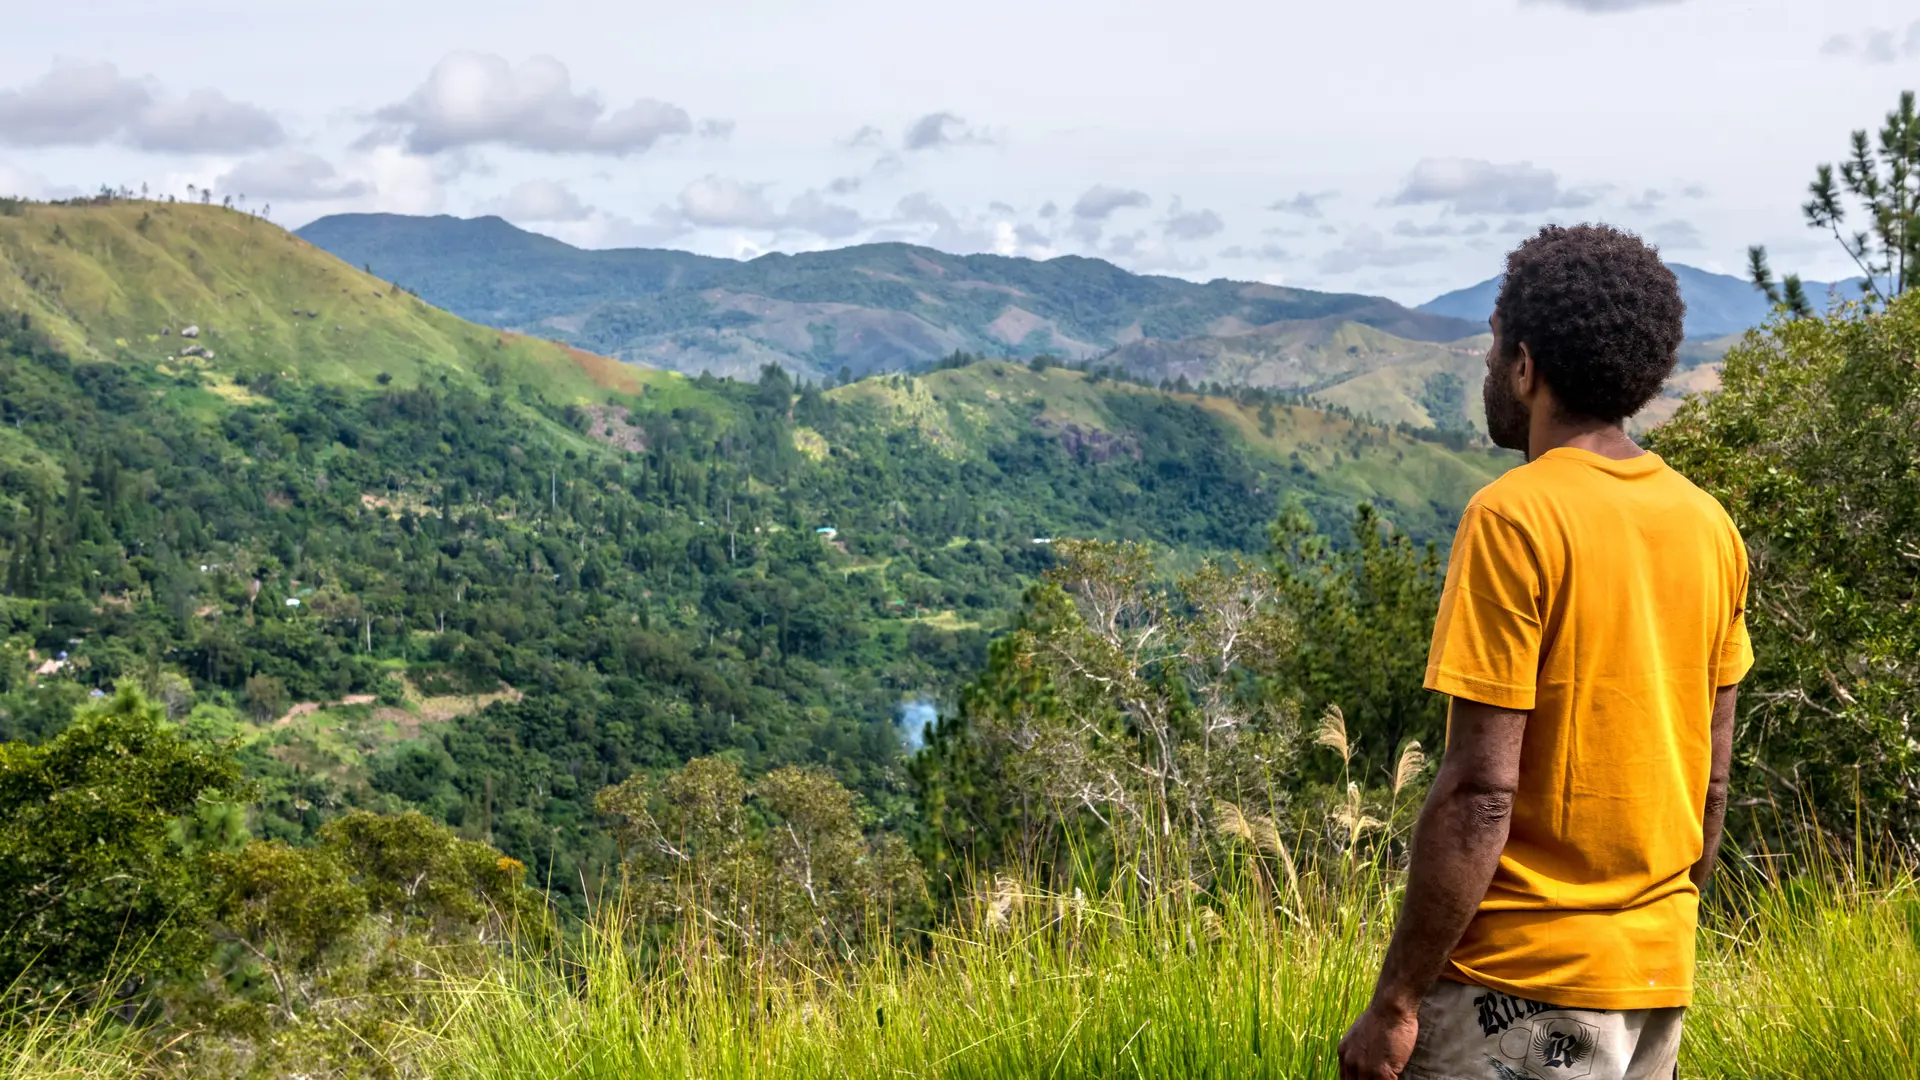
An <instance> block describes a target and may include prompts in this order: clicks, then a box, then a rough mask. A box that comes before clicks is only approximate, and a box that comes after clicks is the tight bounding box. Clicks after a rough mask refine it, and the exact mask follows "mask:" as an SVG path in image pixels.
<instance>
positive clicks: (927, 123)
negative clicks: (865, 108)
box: [863, 112, 993, 150]
mask: <svg viewBox="0 0 1920 1080" xmlns="http://www.w3.org/2000/svg"><path fill="white" fill-rule="evenodd" d="M863 130H864V129H863ZM992 141H993V140H992V139H990V138H988V137H987V135H986V134H985V133H984V132H980V131H975V130H974V129H972V128H969V127H967V122H966V121H965V120H963V119H961V118H960V117H958V116H955V115H954V114H952V113H950V112H937V113H928V114H927V115H925V116H923V117H921V118H920V119H918V120H915V121H914V122H913V123H911V124H909V125H907V133H906V135H905V136H904V137H903V138H902V139H901V140H900V145H901V147H902V148H904V149H907V150H937V149H939V148H940V147H943V146H970V145H976V144H981V143H989V142H992Z"/></svg>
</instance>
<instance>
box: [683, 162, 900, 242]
mask: <svg viewBox="0 0 1920 1080" xmlns="http://www.w3.org/2000/svg"><path fill="white" fill-rule="evenodd" d="M768 186H769V185H766V184H749V183H742V182H741V181H739V180H735V179H733V178H731V177H725V176H716V175H711V174H709V175H707V176H703V177H701V178H700V179H698V180H695V181H694V182H693V183H691V184H688V185H687V186H686V187H685V188H683V189H681V191H680V198H679V200H678V205H677V206H676V207H675V208H674V209H673V210H672V213H675V214H677V216H678V218H679V220H681V221H683V222H685V223H686V224H688V225H691V226H695V227H699V228H707V229H756V230H764V231H767V232H800V233H810V234H812V235H815V236H819V237H824V238H826V239H829V240H842V239H845V238H847V237H850V236H852V235H854V234H855V233H857V232H859V231H860V230H861V229H862V228H864V227H865V226H866V221H865V219H864V218H862V217H861V216H860V213H859V211H857V210H855V209H853V208H852V207H850V206H843V205H841V204H839V203H834V202H830V201H828V200H827V198H826V197H825V196H824V195H822V194H820V192H818V191H815V190H812V189H809V190H807V191H804V192H802V193H800V194H799V195H797V196H795V197H794V198H793V199H792V200H791V201H789V202H788V204H787V208H786V209H785V210H784V211H783V210H780V209H778V208H776V207H775V206H774V204H773V201H772V200H771V199H769V198H768V197H767V188H768Z"/></svg>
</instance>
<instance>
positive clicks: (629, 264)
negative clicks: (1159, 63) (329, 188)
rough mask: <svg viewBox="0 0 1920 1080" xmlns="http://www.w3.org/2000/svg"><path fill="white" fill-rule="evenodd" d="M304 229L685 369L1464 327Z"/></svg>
mask: <svg viewBox="0 0 1920 1080" xmlns="http://www.w3.org/2000/svg"><path fill="white" fill-rule="evenodd" d="M300 232H301V235H302V236H304V237H306V238H308V239H310V240H312V241H313V242H314V243H316V244H319V245H321V246H322V247H325V248H327V249H328V250H329V251H332V252H334V253H335V254H337V255H339V256H340V257H342V258H343V259H345V260H346V261H348V262H350V263H354V264H356V265H358V264H361V263H366V264H369V265H371V266H372V267H373V270H374V272H376V273H378V274H380V275H382V276H384V277H389V278H394V279H397V280H399V281H401V282H403V283H405V284H406V285H407V286H409V287H411V288H414V289H417V290H418V291H419V292H420V294H421V295H422V296H423V297H426V298H427V299H428V300H431V301H433V302H434V303H437V304H440V305H442V306H444V307H446V308H448V309H449V310H451V311H454V312H457V313H459V314H461V315H464V316H466V317H468V318H472V319H476V320H479V321H481V322H485V323H489V324H491V325H495V326H503V327H508V328H513V329H522V330H528V331H530V332H536V333H539V334H541V335H543V336H545V335H551V336H556V337H560V338H563V339H565V340H567V341H570V342H573V343H575V344H578V345H580V346H582V347H584V348H588V349H593V350H595V351H597V352H601V353H605V354H606V355H609V356H618V357H620V358H622V359H629V360H638V361H642V362H644V363H648V364H652V365H655V366H658V367H664V368H673V369H676V370H680V371H687V372H698V371H712V372H714V373H716V374H722V375H725V374H733V375H749V376H751V375H753V374H755V373H757V372H758V370H759V367H760V365H762V364H764V363H769V362H771V363H778V364H780V365H782V366H783V367H786V368H787V369H788V370H789V371H792V372H795V373H798V374H805V375H809V376H813V377H816V378H818V377H823V376H835V375H837V374H838V373H839V372H840V371H841V369H842V368H846V369H848V370H849V371H850V372H851V373H852V374H853V375H855V376H859V375H865V374H868V373H872V372H892V371H903V370H913V369H916V368H923V367H927V366H930V365H931V364H932V363H933V362H934V361H936V360H938V359H939V358H940V357H942V356H945V355H947V354H949V353H952V352H954V351H955V350H964V351H967V352H972V353H978V354H983V355H1014V356H1022V357H1025V356H1033V355H1036V354H1040V353H1051V354H1054V355H1057V356H1063V357H1066V358H1069V359H1080V358H1085V357H1090V356H1096V355H1099V354H1101V353H1104V352H1106V351H1107V350H1109V349H1111V348H1113V347H1115V346H1120V345H1125V344H1128V343H1130V342H1135V341H1140V340H1143V339H1148V338H1182V337H1189V336H1194V335H1201V334H1218V333H1231V332H1236V331H1237V330H1241V329H1246V328H1249V327H1255V326H1266V325H1269V324H1272V323H1275V322H1280V321H1284V320H1298V319H1319V318H1324V317H1329V316H1337V317H1339V318H1341V319H1343V320H1345V321H1349V322H1356V323H1360V324H1363V325H1367V326H1374V327H1379V328H1381V329H1384V330H1387V331H1390V332H1392V333H1394V334H1397V335H1400V336H1402V337H1408V338H1417V339H1422V340H1448V339H1451V338H1457V337H1461V336H1464V335H1466V334H1470V333H1473V332H1474V331H1475V329H1477V328H1476V327H1473V326H1470V325H1467V324H1464V323H1462V322H1460V321H1458V320H1455V319H1451V318H1448V317H1445V316H1438V315H1429V314H1424V313H1420V312H1414V311H1410V310H1408V309H1407V308H1404V307H1401V306H1400V305H1399V304H1395V303H1393V302H1392V301H1389V300H1384V299H1381V298H1379V297H1372V296H1358V295H1344V294H1331V293H1317V292H1309V291H1306V290H1302V289H1288V288H1281V287H1277V286H1271V285H1259V284H1250V283H1246V282H1234V281H1224V280H1220V281H1211V282H1208V283H1206V284H1204V285H1201V284H1195V283H1193V282H1189V281H1182V280H1179V279H1175V278H1165V277H1152V276H1144V275H1138V274H1131V273H1128V272H1127V271H1125V270H1122V269H1120V268H1119V267H1117V266H1114V265H1113V264H1111V263H1108V262H1103V261H1101V260H1098V259H1085V258H1079V257H1074V256H1068V257H1062V258H1057V259H1050V260H1047V261H1044V262H1038V261H1034V260H1031V259H1020V258H1008V257H1003V256H998V255H966V256H959V255H949V254H946V253H944V252H940V251H934V250H932V249H930V248H920V247H914V246H911V245H907V244H867V245H861V246H857V247H850V248H843V249H840V250H837V251H822V252H809V253H804V254H798V255H784V254H772V255H765V256H762V257H760V258H757V259H754V260H752V261H750V262H735V261H732V260H725V259H709V258H702V257H699V256H694V255H689V254H687V253H684V252H672V251H649V250H617V251H583V250H579V249H576V248H570V247H568V246H566V245H564V244H561V243H559V242H558V241H555V240H552V239H549V238H547V237H542V236H536V235H534V234H531V233H526V232H523V231H521V230H518V229H515V228H514V227H513V226H511V225H508V224H507V223H506V222H503V221H501V220H499V219H498V218H479V219H474V220H461V219H456V218H449V217H436V218H414V217H404V216H400V215H391V214H351V215H339V216H335V217H328V218H322V219H321V220H319V221H316V222H314V223H312V224H310V225H308V226H306V227H304V228H302V229H301V230H300Z"/></svg>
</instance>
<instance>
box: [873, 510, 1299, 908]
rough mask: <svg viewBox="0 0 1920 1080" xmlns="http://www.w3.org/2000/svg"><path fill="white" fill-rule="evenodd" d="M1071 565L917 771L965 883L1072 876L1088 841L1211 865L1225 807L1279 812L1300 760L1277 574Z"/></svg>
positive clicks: (926, 817)
mask: <svg viewBox="0 0 1920 1080" xmlns="http://www.w3.org/2000/svg"><path fill="white" fill-rule="evenodd" d="M1058 548H1059V551H1058V554H1059V556H1060V565H1059V566H1058V567H1057V568H1056V569H1054V570H1053V571H1051V572H1049V574H1048V575H1047V579H1046V581H1045V583H1043V584H1041V585H1037V586H1035V587H1034V588H1033V589H1032V590H1031V591H1029V593H1028V594H1027V599H1026V603H1025V605H1024V607H1023V610H1022V613H1021V619H1020V622H1019V624H1018V626H1017V627H1016V629H1015V630H1014V631H1013V632H1012V633H1011V634H1010V635H1008V636H1007V637H1006V638H1005V639H1003V640H1002V642H1000V643H999V644H997V645H996V647H995V649H994V653H993V658H992V663H991V664H990V665H989V668H988V670H987V671H986V673H984V674H983V675H982V676H981V677H980V679H979V681H977V682H976V683H975V684H974V685H973V686H972V687H971V688H969V690H968V691H967V693H966V695H965V696H964V697H963V698H962V702H961V709H960V711H959V713H958V714H957V715H956V716H954V717H952V718H949V719H945V720H942V721H940V722H939V723H938V724H937V725H936V726H935V728H934V730H933V732H932V734H931V735H930V737H929V739H928V743H927V748H926V750H925V751H923V752H922V753H921V754H919V755H917V756H916V757H915V759H914V760H913V762H912V763H911V765H910V769H911V771H912V774H913V776H914V779H915V781H916V787H917V789H918V792H919V798H920V805H921V813H922V819H923V820H922V827H923V830H924V832H923V834H922V836H921V837H920V842H919V846H920V848H921V852H922V857H923V859H926V860H928V861H929V863H930V866H931V868H932V869H933V870H934V871H935V872H936V874H939V875H942V876H944V877H946V878H947V879H949V880H951V879H953V878H956V877H958V876H961V875H963V874H964V873H965V872H966V871H967V870H968V869H984V868H988V867H992V866H997V865H1001V864H1004V863H1006V862H1008V861H1021V862H1025V863H1028V864H1030V865H1036V866H1037V865H1040V864H1054V865H1056V866H1058V865H1059V864H1061V863H1062V862H1063V860H1062V858H1061V856H1062V855H1063V854H1064V853H1065V848H1066V845H1067V844H1068V842H1069V841H1070V840H1071V838H1073V837H1074V836H1076V835H1077V836H1085V835H1087V834H1088V833H1090V832H1091V833H1097V834H1101V835H1105V836H1107V837H1109V838H1111V839H1112V840H1113V841H1114V842H1115V843H1118V844H1121V845H1137V844H1139V843H1141V842H1143V841H1151V840H1155V838H1158V840H1168V841H1173V842H1174V843H1175V844H1177V845H1180V846H1182V847H1183V848H1184V850H1185V851H1186V852H1187V853H1188V854H1190V855H1192V856H1194V857H1199V856H1201V855H1203V854H1204V852H1205V851H1206V850H1207V842H1208V837H1209V836H1210V834H1211V825H1210V822H1211V819H1212V814H1213V808H1214V805H1215V803H1216V802H1222V801H1224V802H1230V803H1233V804H1236V805H1248V804H1251V805H1273V804H1274V803H1275V802H1276V801H1277V800H1279V799H1280V798H1281V795H1280V793H1279V792H1278V791H1277V790H1276V779H1277V777H1278V776H1280V775H1282V774H1283V773H1284V772H1286V771H1287V770H1288V769H1289V768H1290V767H1291V765H1292V763H1293V760H1294V756H1295V746H1294V734H1295V732H1294V724H1295V720H1296V718H1297V709H1296V708H1295V707H1294V706H1293V704H1292V702H1290V701H1287V700H1285V699H1284V698H1282V697H1280V696H1277V695H1276V694H1274V693H1273V692H1272V686H1273V676H1274V675H1275V674H1276V673H1277V671H1278V670H1279V669H1280V666H1281V664H1282V663H1283V658H1284V656H1285V654H1286V652H1287V650H1288V649H1289V648H1290V647H1291V646H1292V644H1293V640H1294V639H1293V632H1292V630H1293V628H1292V624H1291V622H1290V621H1289V620H1288V618H1287V617H1286V614H1285V613H1284V611H1283V610H1282V608H1281V604H1280V592H1279V588H1278V583H1277V582H1276V581H1275V580H1274V578H1273V576H1272V575H1271V574H1270V573H1268V572H1267V571H1265V570H1263V569H1261V568H1259V567H1255V566H1251V565H1246V564H1240V563H1235V564H1232V565H1230V566H1223V565H1218V564H1212V563H1209V564H1206V565H1203V566H1202V567H1201V568H1200V569H1199V570H1197V571H1195V572H1194V573H1193V574H1191V575H1189V576H1187V577H1185V578H1183V579H1181V580H1179V581H1178V582H1177V583H1175V584H1174V585H1173V586H1172V587H1171V588H1169V587H1167V586H1165V585H1163V584H1161V582H1160V579H1159V578H1158V576H1157V571H1156V568H1155V566H1154V562H1153V559H1152V558H1151V557H1150V556H1149V555H1148V553H1147V551H1146V549H1145V548H1143V547H1141V546H1139V545H1137V544H1110V543H1094V542H1073V543H1065V544H1061V545H1058ZM1167 869H1169V870H1172V871H1173V872H1176V873H1181V874H1184V873H1185V871H1186V868H1185V867H1178V868H1175V867H1168V868H1167ZM955 884H964V883H959V882H956V883H955Z"/></svg>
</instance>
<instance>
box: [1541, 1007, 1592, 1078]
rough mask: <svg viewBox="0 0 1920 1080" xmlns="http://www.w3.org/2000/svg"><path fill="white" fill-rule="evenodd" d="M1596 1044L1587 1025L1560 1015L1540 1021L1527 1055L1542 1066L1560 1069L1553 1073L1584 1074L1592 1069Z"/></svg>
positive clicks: (1564, 1074) (1569, 1075)
mask: <svg viewBox="0 0 1920 1080" xmlns="http://www.w3.org/2000/svg"><path fill="white" fill-rule="evenodd" d="M1599 1044H1600V1043H1599V1038H1598V1036H1597V1035H1596V1034H1595V1032H1594V1030H1593V1029H1592V1028H1591V1027H1589V1026H1587V1025H1586V1024H1583V1023H1580V1022H1579V1021H1578V1020H1572V1019H1567V1018H1564V1017H1563V1018H1560V1019H1555V1020H1546V1021H1542V1022H1541V1024H1540V1026H1539V1028H1538V1029H1537V1030H1536V1031H1535V1032H1534V1036H1533V1047H1532V1053H1531V1054H1530V1055H1529V1056H1530V1057H1531V1059H1532V1061H1533V1063H1534V1064H1536V1065H1538V1066H1539V1067H1540V1068H1542V1069H1556V1070H1560V1071H1559V1072H1558V1073H1557V1074H1556V1075H1560V1076H1568V1077H1573V1076H1585V1075H1587V1073H1588V1072H1590V1071H1592V1061H1593V1055H1594V1050H1595V1049H1596V1048H1597V1047H1598V1046H1599ZM1582 1065H1585V1066H1586V1068H1581V1066H1582Z"/></svg>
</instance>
